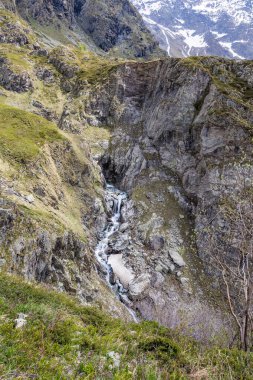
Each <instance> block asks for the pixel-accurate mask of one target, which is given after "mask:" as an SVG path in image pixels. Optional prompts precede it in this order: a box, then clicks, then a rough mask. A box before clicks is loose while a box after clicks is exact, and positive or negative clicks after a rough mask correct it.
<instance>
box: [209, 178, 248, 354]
mask: <svg viewBox="0 0 253 380" xmlns="http://www.w3.org/2000/svg"><path fill="white" fill-rule="evenodd" d="M241 184H242V186H241V189H240V191H239V193H238V192H237V193H236V194H234V195H232V196H231V194H230V196H229V198H227V199H223V201H222V202H221V203H220V206H219V211H218V213H217V214H216V218H214V219H212V221H211V222H210V225H209V227H208V229H209V233H210V234H211V236H212V244H211V252H212V253H211V257H212V259H213V263H214V266H215V267H216V268H217V269H218V271H219V272H220V274H221V278H222V280H223V283H224V285H225V287H224V288H225V292H226V297H227V301H228V305H229V309H230V312H231V314H232V316H233V318H234V320H235V323H236V325H237V328H238V334H237V335H239V337H240V347H241V349H243V350H245V351H248V350H249V349H250V347H251V346H252V326H253V313H252V306H253V190H252V189H250V188H247V187H246V186H245V184H243V182H241ZM217 220H219V228H217Z"/></svg>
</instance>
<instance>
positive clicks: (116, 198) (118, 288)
mask: <svg viewBox="0 0 253 380" xmlns="http://www.w3.org/2000/svg"><path fill="white" fill-rule="evenodd" d="M106 201H107V203H108V204H109V207H110V209H111V213H112V217H111V218H110V220H109V222H108V225H107V227H106V229H105V230H104V232H103V234H102V238H101V240H100V241H99V243H98V245H97V247H96V250H95V255H96V258H97V260H98V262H99V263H100V264H101V265H102V267H103V268H104V269H105V272H106V281H107V283H108V284H109V286H110V288H111V289H112V290H113V291H114V293H115V294H116V295H117V297H118V298H119V300H120V301H121V302H122V303H123V304H124V305H125V307H126V308H127V310H128V311H129V313H130V314H131V316H132V317H133V319H134V321H135V322H138V318H137V316H136V314H135V312H134V311H133V310H132V309H131V307H129V306H128V305H129V304H131V301H130V300H129V298H128V296H127V289H125V288H124V286H123V285H122V283H121V282H120V280H119V279H118V278H117V279H116V280H115V281H113V284H112V281H111V278H112V277H114V273H113V269H112V266H111V265H110V264H109V262H108V260H109V257H110V252H109V251H110V249H109V248H110V247H109V242H110V237H111V236H112V235H113V234H115V232H117V231H118V230H119V229H120V226H121V208H122V206H123V203H124V202H126V201H127V194H126V193H124V192H122V191H120V190H118V189H116V188H115V187H114V186H112V185H109V184H107V185H106ZM125 270H126V271H127V269H126V268H125Z"/></svg>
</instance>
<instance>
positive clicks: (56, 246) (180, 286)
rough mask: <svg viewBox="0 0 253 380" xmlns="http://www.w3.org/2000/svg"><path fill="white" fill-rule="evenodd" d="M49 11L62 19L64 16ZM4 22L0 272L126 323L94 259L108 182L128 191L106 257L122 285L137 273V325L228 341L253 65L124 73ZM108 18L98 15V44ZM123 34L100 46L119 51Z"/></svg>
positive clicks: (122, 64) (153, 67)
mask: <svg viewBox="0 0 253 380" xmlns="http://www.w3.org/2000/svg"><path fill="white" fill-rule="evenodd" d="M19 4H20V3H19V2H16V6H17V7H20V6H21V5H19ZM42 4H44V5H45V3H44V2H43V3H40V2H38V3H37V5H38V6H40V5H41V6H42ZM50 4H51V5H50V6H49V7H48V9H47V12H46V15H48V14H50V17H51V16H52V14H51V13H50V12H56V11H57V10H59V9H61V8H57V7H58V5H57V7H56V4H52V3H50ZM57 4H58V3H57ZM64 4H65V3H64ZM66 4H67V3H66ZM66 4H65V5H66ZM71 4H72V3H71ZM87 4H88V2H85V3H83V2H81V3H76V8H74V13H73V12H72V11H70V10H69V9H68V8H66V20H72V21H73V17H74V18H75V20H77V19H78V17H77V13H78V12H79V14H80V15H81V14H82V12H84V11H85V12H84V13H85V15H86V16H85V17H89V18H92V14H94V13H95V11H96V9H95V8H92V7H93V6H94V7H95V6H96V4H97V2H93V4H92V5H91V8H85V6H87ZM114 4H117V3H114ZM44 5H43V6H44ZM65 5H64V6H65ZM72 5H73V4H72ZM115 6H116V5H115ZM122 7H123V8H124V12H127V13H129V12H130V13H131V12H132V8H131V7H130V8H129V6H128V3H127V2H121V3H120V4H119V8H117V7H116V8H117V9H118V11H119V12H121V11H122V9H123V8H122ZM116 8H115V9H116ZM24 9H25V10H26V11H27V12H28V14H30V13H29V12H31V9H30V7H29V6H28V5H27V6H26V7H24ZM71 9H72V8H71ZM91 9H92V14H91V13H89V12H90V10H91ZM102 9H105V12H109V10H108V8H107V6H106V5H105V8H103V7H102ZM35 10H36V7H35V8H33V11H35ZM72 10H73V9H72ZM48 12H49V13H48ZM57 12H58V11H57ZM57 12H56V13H55V14H54V16H53V17H57V19H59V18H61V17H60V16H59V14H58V13H57ZM71 12H72V13H71ZM115 12H116V11H115ZM133 12H134V11H133ZM110 14H111V13H110ZM115 14H117V12H116V13H115ZM119 14H121V13H119ZM35 16H36V15H35V14H33V17H35ZM40 16H43V12H42V11H38V17H39V18H40ZM0 17H1V32H0V39H1V41H2V44H1V46H0V55H1V56H0V66H1V71H0V85H1V92H0V136H1V141H2V144H1V147H0V156H1V159H0V174H1V182H0V184H1V209H0V217H1V219H0V228H1V239H0V252H1V260H0V265H1V268H2V270H3V271H6V272H9V273H12V274H19V275H21V276H23V277H24V278H25V279H27V280H29V281H38V282H43V283H46V284H47V285H48V286H51V287H54V288H56V289H58V290H60V291H66V292H68V293H71V294H73V295H75V296H78V297H79V299H80V300H81V302H83V303H85V304H97V305H100V306H101V307H102V308H103V309H105V310H108V311H109V312H110V313H111V314H113V315H117V316H121V317H122V318H125V319H129V318H130V314H129V312H128V310H127V309H126V307H125V306H124V305H123V304H122V303H121V302H119V300H118V299H117V298H116V297H115V294H113V292H112V291H111V289H110V287H109V286H108V284H106V281H105V277H106V273H105V270H104V268H103V266H101V265H100V264H99V263H98V262H97V261H96V258H95V255H94V253H95V247H96V245H97V243H98V241H99V240H100V239H101V234H102V232H103V230H104V229H105V228H106V227H107V226H108V224H110V217H111V216H112V215H111V213H110V210H111V200H109V201H108V199H107V198H106V194H105V191H104V184H105V180H107V181H109V182H112V183H113V184H115V185H116V186H117V187H119V188H120V189H121V190H125V191H126V192H127V193H128V200H127V201H126V200H125V201H124V202H123V207H122V209H121V210H120V211H121V216H120V219H121V220H120V228H119V229H118V230H117V231H116V232H115V234H113V235H112V236H110V239H109V242H108V247H109V249H110V252H109V254H110V256H111V257H112V258H114V260H112V261H111V266H112V269H113V272H114V275H115V276H116V277H118V278H119V279H120V280H122V279H121V278H120V277H121V273H122V270H121V271H119V270H118V268H119V263H120V267H121V269H122V268H123V270H125V271H128V273H131V276H130V278H129V279H128V280H127V281H124V287H125V291H126V293H127V296H128V298H129V300H130V301H131V302H132V305H133V308H134V309H135V311H136V312H137V314H138V316H139V317H140V318H145V319H155V320H157V321H159V322H160V323H162V324H164V325H166V326H169V327H178V328H180V329H181V330H182V331H185V332H187V333H188V334H191V335H194V336H195V337H197V338H198V339H201V340H203V341H205V342H210V339H212V338H213V337H215V338H216V339H218V338H221V340H222V342H223V343H224V342H225V341H226V339H227V338H229V337H230V335H231V331H232V328H231V321H230V316H229V315H228V313H227V308H226V306H225V303H224V298H223V291H222V287H221V291H220V289H219V285H220V284H221V282H220V277H219V273H218V271H217V269H216V267H215V266H214V263H213V254H212V247H213V246H217V245H219V246H221V247H224V249H223V250H222V255H223V256H224V257H225V259H226V260H227V262H228V263H231V262H232V264H233V254H234V252H235V250H236V249H237V248H238V247H239V246H240V244H241V241H242V237H240V236H238V237H237V239H236V240H235V241H233V244H232V245H231V244H230V242H228V241H226V234H225V232H226V229H227V227H228V226H231V220H230V221H228V220H226V215H225V214H224V213H223V209H222V206H223V205H224V204H226V202H231V201H233V204H232V207H234V206H235V204H236V202H237V200H238V199H240V197H241V194H242V191H244V190H245V189H248V190H250V189H251V187H252V175H251V172H252V165H251V162H252V137H251V135H252V118H253V114H252V112H253V111H252V109H253V108H252V86H253V83H252V71H253V68H252V63H251V62H233V61H229V60H224V59H219V58H188V59H182V60H180V59H160V60H155V61H151V62H136V61H133V60H131V61H126V60H123V59H120V58H115V57H111V58H110V57H109V56H106V57H105V56H101V55H97V54H95V53H94V52H93V53H92V52H91V51H88V50H87V49H85V48H84V46H83V45H78V46H76V45H75V44H73V45H68V46H66V45H57V46H53V47H50V46H51V45H50V44H49V43H48V42H47V43H45V36H44V37H43V38H42V39H41V38H40V36H41V35H40V34H39V35H38V34H37V35H36V34H34V32H33V30H32V28H31V26H30V25H28V24H27V23H26V22H25V21H24V20H23V19H20V18H19V16H18V15H17V14H14V13H11V12H9V11H7V10H5V9H1V10H0ZM36 17H37V16H36ZM36 17H35V18H36ZM64 17H65V16H64ZM76 17H77V19H76ZM85 17H84V16H82V17H81V16H80V20H82V21H80V22H83V20H84V19H85ZM109 19H110V17H109V16H108V18H106V20H101V18H100V17H99V16H97V17H96V19H95V20H93V21H94V25H95V26H94V25H93V24H92V23H91V24H90V25H93V26H94V29H93V31H90V32H89V33H91V34H92V33H94V36H95V35H96V33H97V31H98V29H97V28H99V27H97V26H96V25H97V24H100V23H105V24H103V25H104V26H103V30H106V28H107V25H112V24H111V22H110V21H109ZM66 20H65V21H66ZM72 21H71V22H72ZM39 22H42V23H43V22H45V23H46V22H48V21H47V16H43V20H42V21H41V20H40V21H39ZM74 22H79V21H73V23H74ZM118 24H120V23H119V21H118ZM79 26H80V25H79ZM140 27H141V26H140ZM83 28H84V27H83ZM83 30H84V29H83ZM113 30H114V29H113V28H111V26H110V31H111V34H110V38H109V39H108V38H107V37H105V38H104V39H101V41H102V40H103V41H105V42H106V44H108V49H111V48H112V49H114V48H113V47H112V46H114V45H113V43H114V42H113V41H115V39H114V37H113ZM118 31H119V29H116V30H114V32H115V33H116V34H118ZM125 34H126V35H127V32H126V31H124V32H123V35H124V36H125ZM130 35H131V34H129V36H130ZM98 37H99V38H100V33H99V35H98ZM48 38H49V37H48ZM92 38H93V37H92ZM94 38H97V37H94ZM123 40H124V43H125V42H126V41H127V39H126V40H125V39H123ZM50 41H51V42H52V40H50ZM94 41H95V40H94ZM131 41H133V40H131ZM98 44H99V42H98ZM100 47H101V46H100ZM102 48H103V49H105V50H106V49H107V47H106V46H105V45H104V46H103V47H102ZM135 51H136V50H135ZM134 54H135V53H134ZM138 55H139V54H138ZM247 196H249V197H250V192H248V195H247ZM249 199H250V198H249ZM108 203H109V204H108ZM235 222H236V221H235ZM115 257H116V262H117V263H118V264H117V265H115ZM113 281H114V280H113Z"/></svg>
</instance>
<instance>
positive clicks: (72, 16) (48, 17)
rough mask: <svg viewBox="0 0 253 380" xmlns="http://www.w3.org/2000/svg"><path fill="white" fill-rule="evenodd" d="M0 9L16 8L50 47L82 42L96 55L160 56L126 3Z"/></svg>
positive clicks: (24, 0) (20, 1) (22, 1)
mask: <svg viewBox="0 0 253 380" xmlns="http://www.w3.org/2000/svg"><path fill="white" fill-rule="evenodd" d="M0 5H1V3H0ZM2 6H5V7H6V8H9V9H11V10H12V9H16V11H17V12H19V13H20V14H21V15H22V16H23V17H24V18H25V19H27V20H29V21H30V22H31V23H32V25H33V27H34V28H35V29H36V30H39V31H41V33H42V36H43V35H44V37H45V41H47V42H48V43H51V44H59V41H60V42H65V43H73V42H75V43H76V44H78V43H85V44H87V45H88V46H90V48H93V49H94V50H96V48H97V52H100V53H103V52H109V51H110V52H111V54H117V55H118V56H130V57H138V58H148V57H150V56H152V55H159V54H160V55H162V54H163V53H162V52H161V50H160V49H159V47H158V44H157V42H156V41H155V39H154V38H153V36H152V35H151V33H150V32H149V30H148V29H147V28H146V26H145V24H144V22H143V20H142V18H141V17H140V15H139V14H138V12H137V11H136V10H135V9H134V7H133V6H132V5H131V4H130V3H129V1H128V0H116V1H115V0H114V1H109V2H108V1H104V0H95V1H91V0H75V1H70V0H68V1H55V0H50V1H47V2H45V1H36V2H33V1H31V0H16V1H15V2H12V1H11V0H5V1H4V2H2ZM45 35H46V36H45ZM49 36H50V38H48V37H49Z"/></svg>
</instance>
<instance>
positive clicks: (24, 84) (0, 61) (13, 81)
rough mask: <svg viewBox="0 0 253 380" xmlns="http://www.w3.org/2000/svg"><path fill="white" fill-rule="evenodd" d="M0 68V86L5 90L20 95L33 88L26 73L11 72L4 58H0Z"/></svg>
mask: <svg viewBox="0 0 253 380" xmlns="http://www.w3.org/2000/svg"><path fill="white" fill-rule="evenodd" d="M0 68H1V71H0V85H1V86H3V87H4V88H5V89H6V90H9V91H15V92H19V93H21V92H27V91H29V90H31V89H32V88H33V84H32V80H31V78H30V76H29V74H28V73H27V72H20V73H15V72H13V70H12V69H11V67H10V65H9V62H8V60H7V59H6V58H3V57H0Z"/></svg>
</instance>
